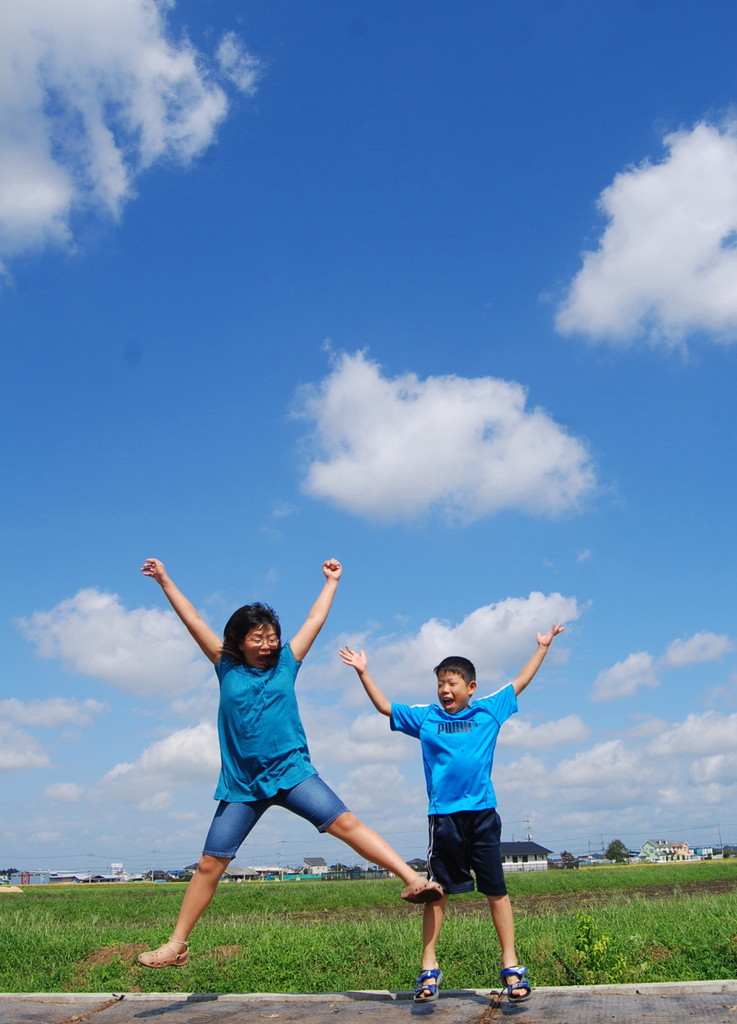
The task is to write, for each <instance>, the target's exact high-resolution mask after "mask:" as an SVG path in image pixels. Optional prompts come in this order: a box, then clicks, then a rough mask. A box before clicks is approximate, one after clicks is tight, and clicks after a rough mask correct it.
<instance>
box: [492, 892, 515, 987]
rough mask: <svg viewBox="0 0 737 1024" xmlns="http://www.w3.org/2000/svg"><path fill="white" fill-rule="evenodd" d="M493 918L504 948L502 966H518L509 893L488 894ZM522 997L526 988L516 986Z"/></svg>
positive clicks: (500, 943) (500, 942)
mask: <svg viewBox="0 0 737 1024" xmlns="http://www.w3.org/2000/svg"><path fill="white" fill-rule="evenodd" d="M486 898H487V900H488V901H489V909H490V910H491V920H492V921H493V922H494V928H495V929H496V934H497V936H498V938H499V945H500V946H501V948H502V967H517V966H519V965H518V963H517V952H516V950H515V947H514V917H513V915H512V903H511V901H510V899H509V896H508V895H506V894H505V895H504V896H487V897H486ZM512 991H513V992H514V993H515V994H516V995H518V996H519V997H520V998H521V997H522V996H524V995H525V989H522V988H516V989H513V990H512Z"/></svg>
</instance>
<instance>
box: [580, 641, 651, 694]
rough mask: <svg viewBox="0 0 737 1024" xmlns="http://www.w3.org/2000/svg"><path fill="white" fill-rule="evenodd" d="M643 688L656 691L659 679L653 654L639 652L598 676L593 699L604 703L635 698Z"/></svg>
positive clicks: (595, 681) (592, 692)
mask: <svg viewBox="0 0 737 1024" xmlns="http://www.w3.org/2000/svg"><path fill="white" fill-rule="evenodd" d="M643 686H647V687H649V688H650V689H651V690H652V689H654V688H655V687H656V686H658V678H657V676H656V674H655V662H654V659H653V656H652V654H648V653H647V651H638V653H637V654H630V656H629V657H628V658H625V660H624V661H620V662H618V663H617V664H616V665H613V666H612V667H611V668H607V669H604V671H603V672H600V673H599V674H598V676H597V677H596V679H595V680H594V686H593V689H592V691H591V699H592V700H596V701H603V700H617V699H619V698H620V697H634V696H635V694H636V693H637V691H638V690H639V689H640V688H641V687H643Z"/></svg>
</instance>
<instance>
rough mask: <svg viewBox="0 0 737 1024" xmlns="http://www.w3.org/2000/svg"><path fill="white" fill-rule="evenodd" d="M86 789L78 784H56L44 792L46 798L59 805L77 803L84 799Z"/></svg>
mask: <svg viewBox="0 0 737 1024" xmlns="http://www.w3.org/2000/svg"><path fill="white" fill-rule="evenodd" d="M83 793H84V789H83V787H82V786H78V785H77V783H76V782H55V783H53V785H51V786H47V787H46V789H45V790H44V793H43V795H44V797H45V798H46V799H47V800H52V801H55V802H58V803H69V804H72V803H76V802H77V801H78V800H81V799H82V795H83Z"/></svg>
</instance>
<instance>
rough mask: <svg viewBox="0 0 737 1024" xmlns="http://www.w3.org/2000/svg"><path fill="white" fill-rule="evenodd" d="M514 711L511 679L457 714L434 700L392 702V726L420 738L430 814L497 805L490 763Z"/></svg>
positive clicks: (479, 808) (514, 695) (515, 701)
mask: <svg viewBox="0 0 737 1024" xmlns="http://www.w3.org/2000/svg"><path fill="white" fill-rule="evenodd" d="M516 710H517V695H516V694H515V692H514V687H513V686H512V684H511V683H509V684H508V685H507V686H505V687H503V688H502V689H501V690H497V692H496V693H492V694H491V695H490V696H489V697H480V698H479V699H478V700H474V701H473V702H472V703H471V704H469V705H468V707H467V708H464V709H463V711H459V712H458V714H457V715H449V714H448V712H447V711H445V710H444V709H443V708H441V707H440V706H439V705H438V704H415V705H412V706H410V705H409V704H392V712H391V719H390V725H391V728H392V729H394V730H396V731H397V732H403V733H406V734H407V735H408V736H414V737H416V738H417V739H419V741H420V744H421V745H422V762H423V766H424V768H425V782H426V783H427V795H428V796H429V798H430V804H429V807H428V814H455V812H456V811H482V810H485V809H486V808H489V807H496V794H495V793H494V787H493V785H492V783H491V765H492V762H493V760H494V748H495V747H496V739H497V736H498V735H499V729H500V728H501V726H502V723H504V722H506V720H507V719H508V718H509V716H510V715H513V714H514V713H515V711H516Z"/></svg>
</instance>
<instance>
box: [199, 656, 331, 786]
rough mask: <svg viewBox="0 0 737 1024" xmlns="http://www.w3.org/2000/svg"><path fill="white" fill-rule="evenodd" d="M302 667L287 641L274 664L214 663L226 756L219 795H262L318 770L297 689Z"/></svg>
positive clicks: (226, 660) (222, 757)
mask: <svg viewBox="0 0 737 1024" xmlns="http://www.w3.org/2000/svg"><path fill="white" fill-rule="evenodd" d="M299 668H300V662H298V661H296V660H295V657H294V655H293V654H292V648H291V647H290V646H289V644H288V643H287V644H285V645H284V646H283V647H282V649H281V651H280V652H279V658H278V661H277V663H276V665H274V666H273V668H269V669H255V668H248V667H247V666H246V665H240V664H238V662H236V661H233V660H232V659H231V658H228V657H227V656H226V657H222V658H221V659H220V661H219V662H218V663H217V665H216V666H215V671H216V672H217V676H218V679H219V680H220V707H219V709H218V736H219V738H220V761H221V769H220V780H219V782H218V786H217V789H216V790H215V799H216V800H228V801H231V802H234V803H235V802H238V801H251V800H261V799H264V798H266V797H271V796H274V795H275V794H276V793H277V791H278V790H280V789H291V788H292V787H293V786H296V785H297V784H298V783H300V782H304V780H305V779H308V778H309V777H310V776H311V775H316V774H317V771H316V769H315V768H314V767H313V766H312V764H311V763H310V752H309V750H308V749H307V738H306V736H305V731H304V728H303V726H302V721H301V719H300V717H299V709H298V707H297V698H296V695H295V692H294V684H295V680H296V678H297V672H298V671H299Z"/></svg>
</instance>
